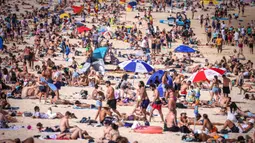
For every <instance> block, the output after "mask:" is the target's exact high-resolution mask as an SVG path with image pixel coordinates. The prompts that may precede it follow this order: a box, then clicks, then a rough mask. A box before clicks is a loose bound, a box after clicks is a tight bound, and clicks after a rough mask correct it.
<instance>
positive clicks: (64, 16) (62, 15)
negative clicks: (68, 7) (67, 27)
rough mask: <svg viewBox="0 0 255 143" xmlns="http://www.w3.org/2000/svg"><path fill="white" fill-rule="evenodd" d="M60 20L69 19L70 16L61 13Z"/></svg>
mask: <svg viewBox="0 0 255 143" xmlns="http://www.w3.org/2000/svg"><path fill="white" fill-rule="evenodd" d="M59 17H60V18H61V19H62V18H70V15H69V14H68V13H63V14H61V15H60V16H59Z"/></svg>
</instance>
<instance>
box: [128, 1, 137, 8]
mask: <svg viewBox="0 0 255 143" xmlns="http://www.w3.org/2000/svg"><path fill="white" fill-rule="evenodd" d="M128 5H130V6H131V7H134V6H136V5H137V2H136V1H131V2H129V3H128Z"/></svg>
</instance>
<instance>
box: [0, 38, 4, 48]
mask: <svg viewBox="0 0 255 143" xmlns="http://www.w3.org/2000/svg"><path fill="white" fill-rule="evenodd" d="M3 48H4V40H3V38H2V37H1V36H0V50H3Z"/></svg>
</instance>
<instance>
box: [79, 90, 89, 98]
mask: <svg viewBox="0 0 255 143" xmlns="http://www.w3.org/2000/svg"><path fill="white" fill-rule="evenodd" d="M80 96H81V98H82V99H87V97H88V91H87V90H81V91H80Z"/></svg>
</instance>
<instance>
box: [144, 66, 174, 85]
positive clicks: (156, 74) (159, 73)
mask: <svg viewBox="0 0 255 143" xmlns="http://www.w3.org/2000/svg"><path fill="white" fill-rule="evenodd" d="M164 73H165V71H163V70H158V71H156V72H155V73H153V74H152V75H151V76H150V78H149V79H148V81H147V83H146V84H147V85H150V82H151V81H152V83H154V82H155V80H156V77H158V79H159V82H160V83H161V82H162V77H163V75H164ZM167 77H168V81H167V82H168V84H169V85H170V86H173V80H172V78H171V76H170V75H168V76H167Z"/></svg>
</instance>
